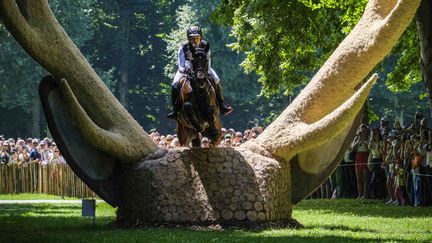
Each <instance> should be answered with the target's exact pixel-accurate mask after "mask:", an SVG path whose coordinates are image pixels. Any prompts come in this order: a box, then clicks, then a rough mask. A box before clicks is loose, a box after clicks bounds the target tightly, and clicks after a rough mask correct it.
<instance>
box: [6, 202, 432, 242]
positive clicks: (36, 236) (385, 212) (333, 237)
mask: <svg viewBox="0 0 432 243" xmlns="http://www.w3.org/2000/svg"><path fill="white" fill-rule="evenodd" d="M6 199H13V200H17V199H18V200H19V199H21V200H24V199H59V197H56V196H43V195H42V196H40V195H29V194H27V195H21V196H10V195H8V196H4V195H0V200H6ZM293 217H294V218H295V219H297V220H298V221H300V222H301V223H302V224H303V225H304V226H305V228H303V229H278V230H272V229H267V230H260V231H253V230H192V229H164V228H140V229H119V228H116V226H115V225H114V224H112V222H113V221H114V220H115V209H114V208H112V207H111V206H109V205H108V204H106V203H99V204H98V205H97V222H96V227H93V226H92V224H91V219H89V218H82V217H81V205H80V204H67V205H66V204H55V205H48V204H16V205H9V204H8V205H4V204H0V242H15V241H33V242H34V241H44V242H47V241H50V242H52V241H62V242H69V241H74V242H77V241H79V242H120V241H121V242H130V241H132V242H135V241H152V242H161V241H162V242H168V241H169V242H233V241H235V242H277V241H279V242H287V241H288V240H290V241H304V242H311V241H319V242H348V241H362V242H364V241H370V242H377V241H428V242H430V241H432V208H413V207H396V206H387V205H384V204H383V203H382V202H380V201H370V200H369V201H356V200H307V201H303V202H302V203H300V205H298V206H296V207H295V208H294V212H293Z"/></svg>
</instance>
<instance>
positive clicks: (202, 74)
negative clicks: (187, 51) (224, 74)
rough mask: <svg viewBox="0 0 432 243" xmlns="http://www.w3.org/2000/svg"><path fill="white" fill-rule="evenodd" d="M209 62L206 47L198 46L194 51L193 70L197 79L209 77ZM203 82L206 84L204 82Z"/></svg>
mask: <svg viewBox="0 0 432 243" xmlns="http://www.w3.org/2000/svg"><path fill="white" fill-rule="evenodd" d="M208 62H209V60H208V58H207V53H206V52H205V50H204V49H202V48H196V49H195V50H194V51H193V52H192V60H191V63H192V72H193V74H194V76H195V78H196V79H198V80H205V79H206V78H207V77H208ZM202 83H203V85H204V82H202ZM200 86H201V85H200ZM200 88H203V87H200Z"/></svg>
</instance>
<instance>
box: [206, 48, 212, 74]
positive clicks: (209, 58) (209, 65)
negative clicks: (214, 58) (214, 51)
mask: <svg viewBox="0 0 432 243" xmlns="http://www.w3.org/2000/svg"><path fill="white" fill-rule="evenodd" d="M207 59H208V70H209V72H210V70H212V68H211V50H209V51H208V52H207Z"/></svg>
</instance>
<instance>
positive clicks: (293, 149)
mask: <svg viewBox="0 0 432 243" xmlns="http://www.w3.org/2000/svg"><path fill="white" fill-rule="evenodd" d="M419 3H420V0H391V1H389V0H370V1H369V3H368V5H367V7H366V9H365V12H364V14H363V17H362V18H361V20H360V21H359V23H358V24H357V26H356V27H355V28H354V29H353V31H352V33H351V34H349V35H348V36H347V37H346V39H345V40H344V41H343V42H342V43H341V44H340V46H339V47H338V48H337V49H336V50H335V52H334V53H333V55H332V56H331V57H330V58H329V60H328V61H327V62H326V63H325V64H324V65H323V67H322V68H321V69H320V70H319V71H318V73H317V74H316V75H315V77H314V78H313V79H312V80H311V82H310V83H309V84H308V85H307V87H306V88H305V89H304V90H303V91H302V92H301V94H300V95H299V96H298V97H297V98H296V100H295V101H294V102H293V104H292V105H290V106H289V107H288V108H287V109H286V110H285V111H284V112H283V113H282V114H281V115H280V116H279V117H278V118H277V119H276V121H275V122H273V123H272V124H271V125H270V126H269V127H268V128H267V129H266V130H265V132H264V133H263V134H262V135H261V136H260V137H259V138H258V139H257V140H255V141H254V142H253V143H252V142H249V143H246V144H244V145H243V146H242V147H240V148H236V149H186V148H184V149H179V150H173V151H170V152H166V151H158V150H157V148H156V146H155V145H154V144H153V142H152V141H151V139H149V137H148V135H147V134H146V133H145V132H144V130H143V129H142V128H141V127H140V126H139V125H138V123H137V122H136V121H135V120H134V119H133V118H132V117H131V116H130V115H129V114H128V113H127V111H126V110H125V109H123V107H122V106H121V105H120V103H119V102H118V101H117V100H116V99H115V98H114V96H113V95H112V94H111V93H110V91H109V90H108V89H107V88H106V87H105V86H104V84H103V83H102V81H101V80H100V78H99V77H98V76H97V75H96V73H95V72H94V71H93V69H92V68H91V66H90V65H89V64H88V62H87V61H86V60H85V58H84V57H83V55H82V54H81V53H80V52H79V50H78V48H76V46H75V45H74V44H73V42H72V41H71V39H70V38H69V37H68V36H67V34H66V33H65V31H64V30H63V29H62V28H61V26H60V25H59V24H58V22H57V20H56V19H55V17H54V16H53V14H52V12H51V10H50V8H49V5H48V2H47V0H1V1H0V18H1V20H2V21H3V23H4V24H5V26H6V27H7V28H8V30H9V31H10V32H11V34H12V35H13V36H14V37H15V38H16V39H17V41H18V42H19V43H20V44H21V46H22V47H23V48H24V49H25V50H26V51H27V52H28V53H29V54H30V55H31V56H32V57H33V58H34V59H35V60H37V61H38V62H39V63H40V64H41V65H42V66H43V67H45V68H46V69H47V70H48V71H50V72H51V73H52V75H53V76H49V77H46V78H44V80H43V82H42V83H41V85H40V94H41V99H42V103H43V107H44V112H45V114H46V117H47V120H48V125H49V128H50V130H51V132H52V134H53V136H54V139H55V140H56V141H57V142H58V145H59V147H60V149H61V151H62V153H63V154H64V155H65V157H66V159H67V160H68V163H69V164H70V165H71V167H72V168H73V170H74V171H75V173H77V175H79V176H80V177H81V178H82V179H83V180H84V181H85V182H86V183H87V184H88V185H89V186H90V187H91V188H92V189H93V190H95V192H96V193H98V194H99V195H100V196H101V197H102V198H103V199H105V200H106V201H107V202H109V203H110V204H111V205H113V206H118V214H117V217H118V221H119V222H124V223H136V222H140V221H141V222H155V221H156V222H157V221H167V222H180V221H182V222H202V221H215V220H226V221H230V220H249V221H275V220H285V219H290V218H291V211H292V205H293V204H295V203H297V202H299V201H300V200H302V199H303V198H305V197H306V196H307V195H308V194H310V193H311V192H313V191H314V190H315V189H316V188H317V187H318V186H319V185H320V184H321V183H322V182H323V181H324V180H325V179H326V178H327V177H328V176H329V175H330V173H331V172H332V171H333V170H334V169H335V167H336V166H337V163H338V162H339V160H340V156H341V154H342V153H343V152H344V151H345V149H346V146H347V144H348V142H349V141H350V140H351V139H352V134H353V131H355V129H356V127H357V123H358V121H359V118H360V115H359V112H360V110H361V108H362V106H363V104H364V102H365V100H366V98H367V96H368V94H369V91H370V89H371V88H372V86H373V84H374V82H375V81H376V79H377V76H376V75H372V76H371V77H370V78H369V80H368V81H366V82H365V83H364V84H363V85H360V84H361V82H363V81H364V79H365V78H366V76H367V75H368V74H369V72H370V71H371V70H372V69H373V68H374V66H375V65H376V64H377V63H378V62H380V61H381V60H382V59H383V58H384V57H385V55H387V54H388V53H389V52H390V50H391V48H392V47H393V46H394V45H395V44H396V43H397V41H398V39H399V38H400V36H401V34H402V33H403V31H404V30H405V28H406V27H407V26H408V25H409V23H410V22H411V20H412V18H413V16H414V14H415V12H416V9H417V7H418V6H419ZM64 63H68V65H63V64H64ZM358 86H360V88H358V89H356V87H358Z"/></svg>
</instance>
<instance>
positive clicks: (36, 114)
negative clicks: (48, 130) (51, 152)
mask: <svg viewBox="0 0 432 243" xmlns="http://www.w3.org/2000/svg"><path fill="white" fill-rule="evenodd" d="M40 116H41V105H40V101H39V97H38V96H35V97H34V98H33V107H32V124H33V125H32V137H34V138H40Z"/></svg>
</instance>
